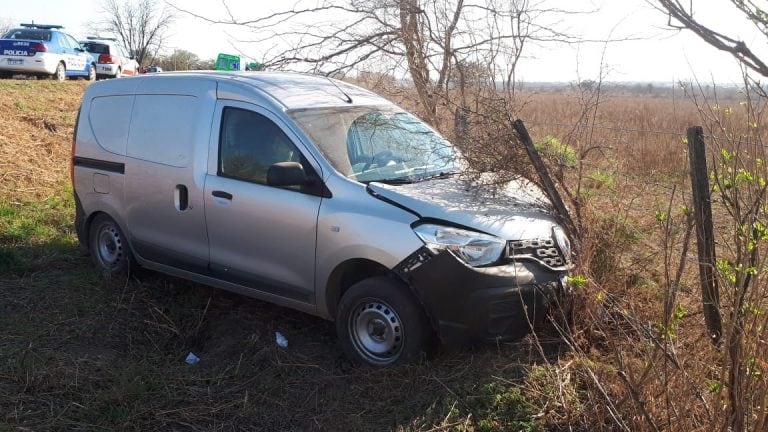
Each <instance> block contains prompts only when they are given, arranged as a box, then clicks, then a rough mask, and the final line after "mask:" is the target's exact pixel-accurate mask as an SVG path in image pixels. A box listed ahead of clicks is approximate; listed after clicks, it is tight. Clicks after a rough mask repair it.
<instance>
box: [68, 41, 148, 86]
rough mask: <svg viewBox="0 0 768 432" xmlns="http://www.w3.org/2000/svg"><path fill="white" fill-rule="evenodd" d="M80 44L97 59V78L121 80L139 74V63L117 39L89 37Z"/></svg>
mask: <svg viewBox="0 0 768 432" xmlns="http://www.w3.org/2000/svg"><path fill="white" fill-rule="evenodd" d="M80 44H81V45H82V46H83V47H84V48H85V50H86V51H88V53H90V54H91V55H92V56H93V58H95V59H96V77H97V78H120V77H121V76H123V75H136V74H138V73H139V63H138V62H136V60H135V59H134V57H133V56H131V55H130V54H128V50H126V49H125V48H124V47H123V46H122V45H120V43H119V42H118V41H117V39H114V38H100V37H92V36H89V37H88V40H84V41H80Z"/></svg>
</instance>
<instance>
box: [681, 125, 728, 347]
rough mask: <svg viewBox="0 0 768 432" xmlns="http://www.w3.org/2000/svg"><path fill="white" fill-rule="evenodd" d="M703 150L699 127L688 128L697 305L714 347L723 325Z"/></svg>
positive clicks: (701, 132) (718, 339)
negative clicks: (697, 288)
mask: <svg viewBox="0 0 768 432" xmlns="http://www.w3.org/2000/svg"><path fill="white" fill-rule="evenodd" d="M705 149H706V145H705V143H704V130H703V129H702V128H701V126H693V127H690V128H688V160H689V161H690V164H691V189H692V193H693V215H694V219H695V220H696V247H697V251H698V257H699V282H700V283H701V302H702V306H703V308H704V323H705V324H706V326H707V332H709V338H710V341H711V342H712V344H714V345H715V346H718V345H720V338H721V337H722V334H723V324H722V317H721V316H720V292H719V289H718V284H717V278H716V277H715V234H714V227H713V225H712V201H711V197H710V193H709V172H708V171H707V155H706V150H705Z"/></svg>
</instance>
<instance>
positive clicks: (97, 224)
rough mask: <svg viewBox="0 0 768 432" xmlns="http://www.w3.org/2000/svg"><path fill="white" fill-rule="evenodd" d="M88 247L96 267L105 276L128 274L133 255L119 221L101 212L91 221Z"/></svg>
mask: <svg viewBox="0 0 768 432" xmlns="http://www.w3.org/2000/svg"><path fill="white" fill-rule="evenodd" d="M88 249H89V250H90V252H91V257H92V258H93V262H94V264H96V268H97V269H98V270H99V271H100V272H101V273H102V274H103V275H104V276H105V277H112V276H128V274H129V273H130V270H131V266H132V261H133V257H132V256H131V249H130V247H129V246H128V242H127V240H126V239H125V236H123V232H122V231H121V230H120V227H119V226H118V225H117V223H116V222H115V221H114V220H113V219H112V218H110V217H109V216H107V215H104V214H100V215H98V216H96V218H95V219H94V220H93V222H91V229H90V232H89V235H88Z"/></svg>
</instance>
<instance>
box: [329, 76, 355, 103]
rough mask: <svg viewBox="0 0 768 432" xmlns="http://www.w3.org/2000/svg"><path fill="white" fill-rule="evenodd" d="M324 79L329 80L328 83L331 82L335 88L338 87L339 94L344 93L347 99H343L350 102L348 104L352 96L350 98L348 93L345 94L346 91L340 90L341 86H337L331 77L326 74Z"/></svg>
mask: <svg viewBox="0 0 768 432" xmlns="http://www.w3.org/2000/svg"><path fill="white" fill-rule="evenodd" d="M325 79H327V80H328V81H330V83H331V84H333V86H334V87H336V88H337V89H338V90H339V91H340V92H341V94H343V95H344V96H345V97H346V98H347V100H346V101H345V102H346V103H350V104H351V103H352V98H351V97H349V95H348V94H347V93H346V92H345V91H344V90H342V89H341V87H339V86H338V84H336V83H335V82H333V80H332V79H331V77H329V76H328V75H326V76H325Z"/></svg>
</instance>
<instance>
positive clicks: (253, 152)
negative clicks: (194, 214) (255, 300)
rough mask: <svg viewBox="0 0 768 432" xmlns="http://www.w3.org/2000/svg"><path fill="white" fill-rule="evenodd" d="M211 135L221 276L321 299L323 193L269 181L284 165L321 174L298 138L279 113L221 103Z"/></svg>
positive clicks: (211, 189)
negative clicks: (318, 257)
mask: <svg viewBox="0 0 768 432" xmlns="http://www.w3.org/2000/svg"><path fill="white" fill-rule="evenodd" d="M213 124H214V133H213V134H212V136H211V152H210V155H209V163H208V175H207V178H206V181H205V212H206V223H207V229H208V239H209V244H210V261H211V262H210V268H211V272H212V274H213V276H214V277H217V278H219V279H222V280H226V281H228V282H233V283H237V284H239V285H244V286H247V287H250V288H254V289H256V290H259V291H261V292H264V293H267V294H272V295H276V296H280V297H282V298H286V299H291V300H295V301H299V302H302V303H305V304H313V303H314V283H315V245H316V239H317V233H316V229H317V216H318V212H319V210H320V204H321V200H322V198H321V197H319V196H316V195H313V194H311V193H306V192H304V191H302V190H301V188H299V187H286V188H278V187H272V186H268V185H267V182H266V175H267V170H268V168H269V166H270V165H272V164H273V163H276V162H286V161H290V162H299V163H301V164H302V165H303V166H304V167H305V170H307V171H310V172H314V173H319V168H318V167H317V165H316V162H314V163H310V160H308V159H307V157H306V156H305V154H306V153H303V152H302V146H301V144H299V145H297V144H296V143H298V139H297V138H296V136H295V135H294V134H293V133H292V132H291V131H290V129H288V128H287V127H285V125H284V123H282V121H281V120H280V119H279V118H278V117H277V116H275V115H274V114H272V113H271V112H269V111H267V110H265V109H262V108H260V107H257V106H255V105H251V104H246V103H240V102H235V101H219V102H218V104H217V107H216V115H215V117H214V122H213Z"/></svg>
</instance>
